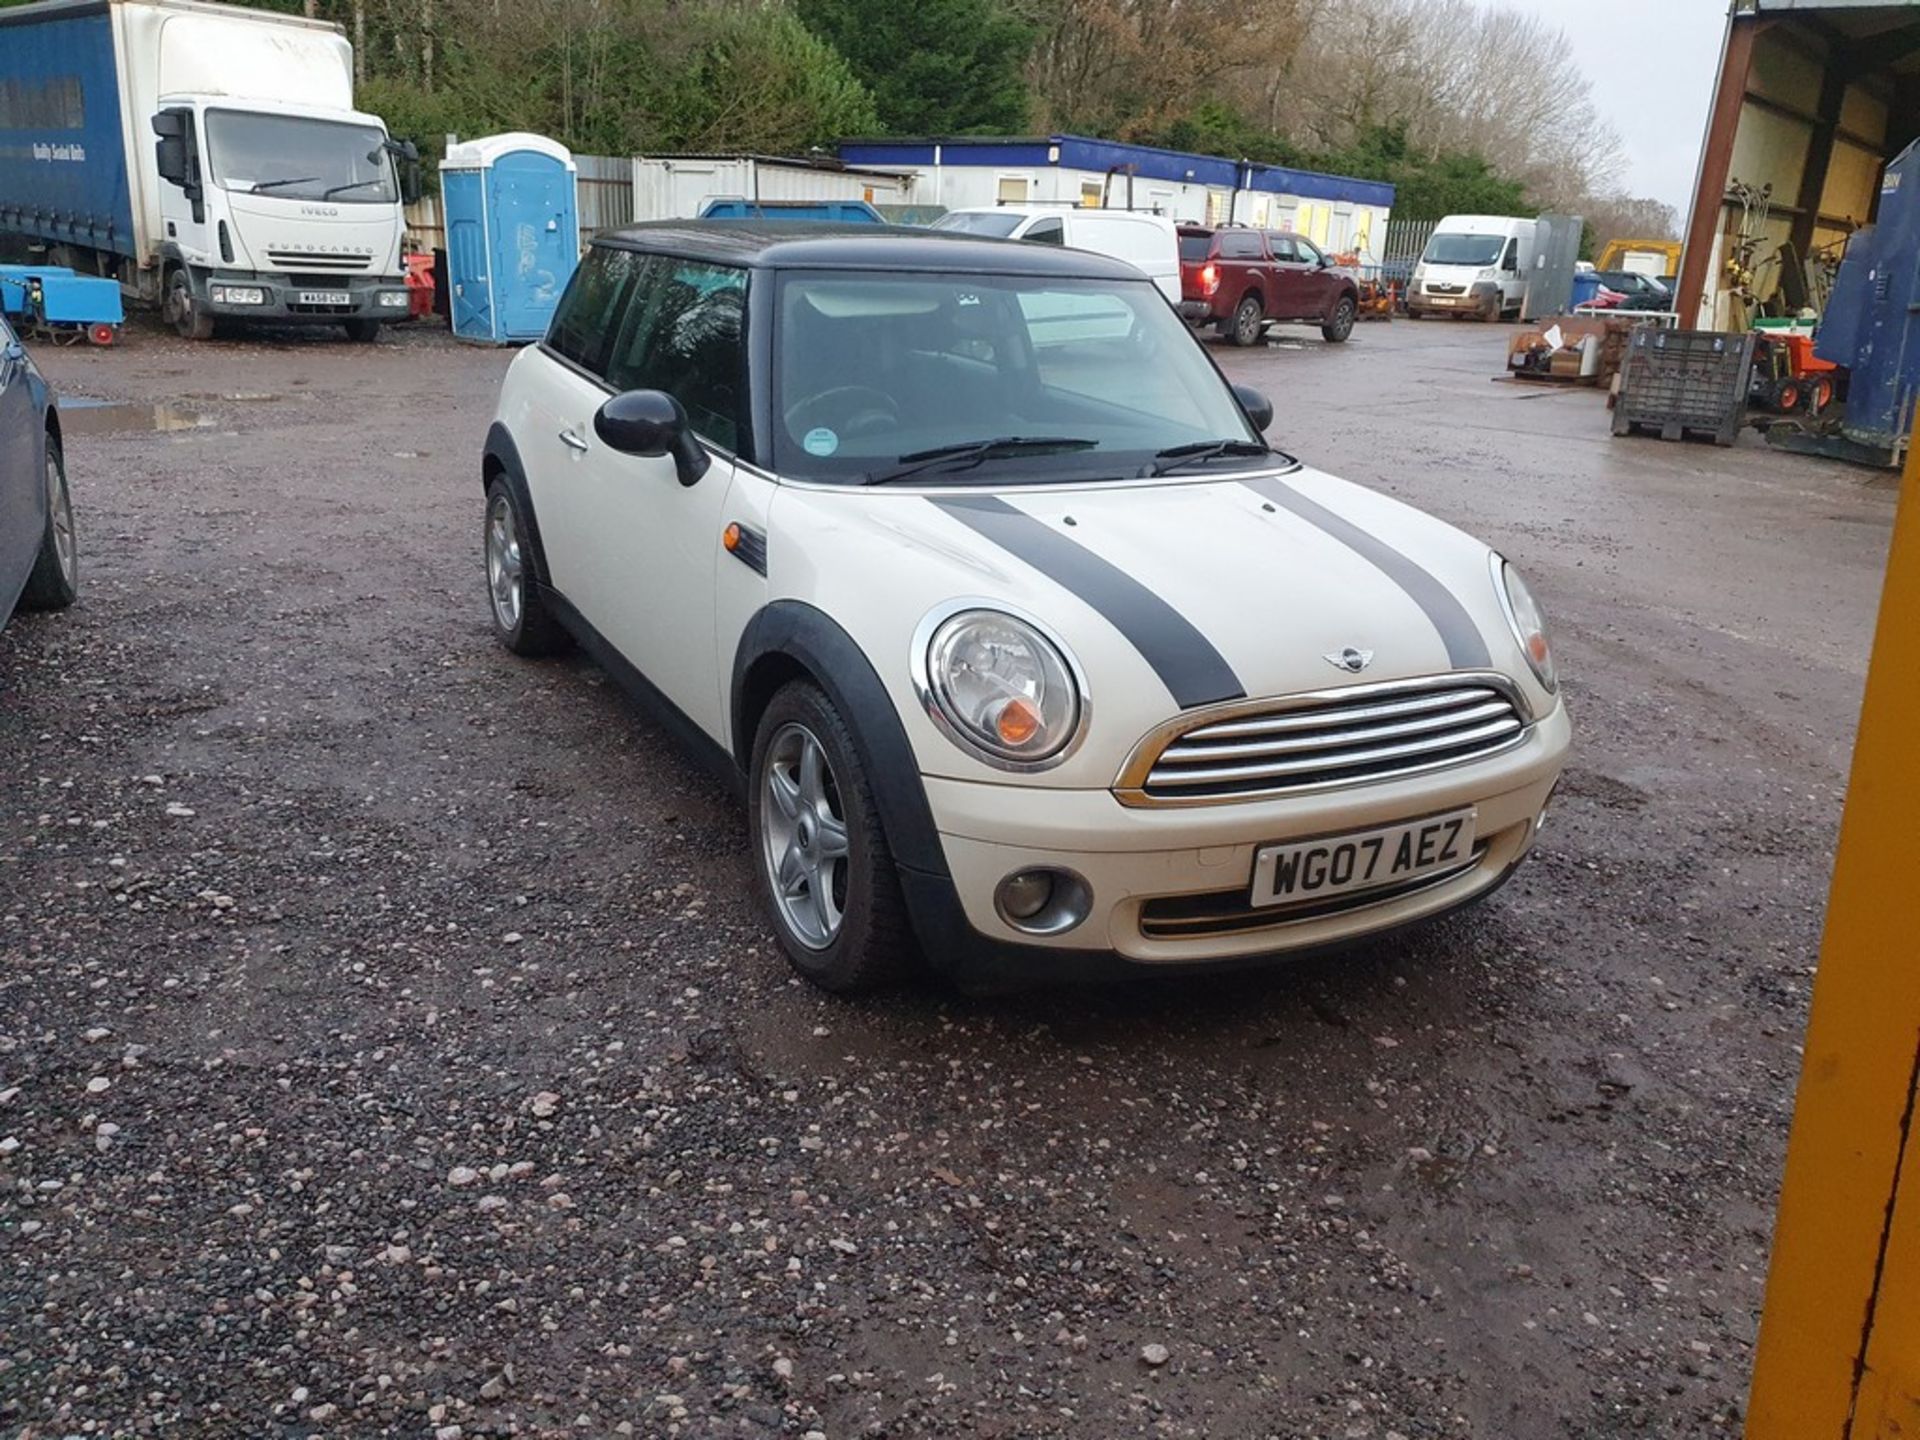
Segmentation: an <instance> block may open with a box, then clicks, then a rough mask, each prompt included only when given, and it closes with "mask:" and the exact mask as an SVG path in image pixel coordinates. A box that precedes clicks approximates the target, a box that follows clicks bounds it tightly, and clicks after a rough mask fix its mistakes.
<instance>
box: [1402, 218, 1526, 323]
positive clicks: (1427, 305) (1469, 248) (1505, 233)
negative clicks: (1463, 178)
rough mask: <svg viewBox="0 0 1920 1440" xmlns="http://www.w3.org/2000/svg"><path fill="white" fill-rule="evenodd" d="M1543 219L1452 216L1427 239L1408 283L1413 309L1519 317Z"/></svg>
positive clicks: (1487, 317)
mask: <svg viewBox="0 0 1920 1440" xmlns="http://www.w3.org/2000/svg"><path fill="white" fill-rule="evenodd" d="M1538 229H1539V223H1538V222H1537V221H1533V220H1527V219H1522V218H1521V217H1520V216H1517V215H1449V216H1447V218H1446V219H1444V220H1442V221H1441V222H1440V223H1439V225H1438V226H1436V227H1435V228H1434V232H1433V234H1432V235H1430V236H1428V237H1427V245H1426V249H1424V250H1423V251H1421V252H1420V261H1419V263H1418V264H1417V265H1415V266H1414V267H1413V280H1412V283H1411V284H1409V285H1408V286H1407V313H1408V314H1409V315H1411V316H1413V317H1414V318H1415V319H1419V318H1421V317H1422V316H1426V315H1477V316H1479V317H1480V318H1481V319H1482V320H1498V319H1500V318H1501V317H1502V316H1504V315H1518V314H1519V313H1520V307H1521V304H1522V302H1523V301H1525V299H1526V298H1527V272H1528V271H1529V270H1530V269H1531V268H1532V266H1533V248H1534V240H1535V236H1536V232H1537V231H1538Z"/></svg>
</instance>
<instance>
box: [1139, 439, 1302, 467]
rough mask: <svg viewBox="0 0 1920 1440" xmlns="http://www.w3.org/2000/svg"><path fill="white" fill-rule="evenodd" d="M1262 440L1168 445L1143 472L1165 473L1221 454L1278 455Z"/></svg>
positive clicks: (1217, 457)
mask: <svg viewBox="0 0 1920 1440" xmlns="http://www.w3.org/2000/svg"><path fill="white" fill-rule="evenodd" d="M1280 453H1281V452H1280V451H1278V450H1276V449H1274V448H1273V447H1272V446H1271V445H1269V444H1267V443H1266V442H1265V441H1264V440H1195V441H1193V442H1192V443H1191V444H1187V445H1169V446H1168V447H1167V448H1166V449H1164V450H1161V451H1158V452H1156V453H1155V455H1154V457H1153V464H1152V465H1150V466H1148V467H1147V469H1146V470H1145V471H1144V472H1143V473H1145V474H1147V475H1165V474H1167V473H1169V472H1170V471H1174V470H1178V469H1180V468H1181V467H1182V466H1185V465H1198V464H1201V463H1202V462H1204V461H1207V460H1217V459H1219V458H1220V457H1221V456H1222V455H1279V454H1280Z"/></svg>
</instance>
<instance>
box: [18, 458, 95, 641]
mask: <svg viewBox="0 0 1920 1440" xmlns="http://www.w3.org/2000/svg"><path fill="white" fill-rule="evenodd" d="M43 483H44V484H45V486H46V498H47V528H46V533H45V534H43V535H42V536H41V537H40V550H39V553H38V554H37V555H35V556H34V560H33V570H32V572H31V573H29V574H28V576H27V585H26V588H25V589H24V590H22V591H21V592H20V603H21V605H22V606H23V607H25V608H26V609H28V610H64V609H66V608H67V606H69V605H71V604H73V599H74V596H75V595H77V594H79V593H80V564H79V552H78V550H77V549H76V547H75V545H74V537H73V497H72V495H71V494H70V493H69V492H68V490H67V464H66V459H65V457H64V456H63V455H62V454H61V452H60V442H59V441H58V440H57V439H55V438H54V437H53V435H52V434H49V435H48V436H47V465H46V474H45V478H44V482H43Z"/></svg>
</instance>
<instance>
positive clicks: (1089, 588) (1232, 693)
mask: <svg viewBox="0 0 1920 1440" xmlns="http://www.w3.org/2000/svg"><path fill="white" fill-rule="evenodd" d="M933 503H934V504H935V505H938V506H939V507H940V508H941V509H942V510H944V511H945V512H946V513H947V514H949V515H951V516H952V517H953V518H954V519H956V520H958V521H959V522H960V523H961V524H963V525H967V526H969V527H971V528H972V529H974V530H975V531H977V532H979V533H980V534H981V535H983V536H985V537H986V538H987V539H989V540H991V541H992V542H993V543H994V544H996V545H998V546H999V547H1000V548H1001V549H1003V550H1006V551H1008V552H1010V553H1011V554H1013V555H1016V556H1018V557H1019V558H1020V559H1022V560H1024V561H1026V563H1027V564H1029V565H1031V566H1033V568H1034V569H1036V570H1038V571H1039V572H1040V573H1041V574H1043V575H1045V576H1046V577H1047V578H1048V579H1049V580H1052V581H1054V582H1055V583H1056V584H1059V585H1062V586H1064V587H1065V588H1067V589H1068V590H1071V591H1072V592H1073V593H1074V594H1075V595H1078V596H1079V597H1080V598H1081V599H1082V600H1084V601H1086V602H1087V604H1089V605H1091V606H1092V607H1093V608H1094V609H1095V610H1098V611H1099V612H1100V614H1101V615H1103V616H1104V617H1105V618H1106V619H1107V621H1108V622H1109V623H1111V624H1112V626H1113V627H1114V629H1116V630H1118V631H1119V632H1120V633H1121V634H1122V635H1124V636H1126V637H1127V640H1128V642H1129V643H1131V644H1132V646H1133V648H1134V649H1136V650H1138V651H1139V652H1140V654H1141V657H1142V658H1143V659H1145V660H1146V662H1147V664H1149V665H1151V666H1152V667H1153V670H1154V673H1155V674H1157V675H1158V676H1159V677H1160V679H1161V681H1162V683H1164V684H1165V685H1166V687H1167V689H1168V691H1169V692H1170V693H1171V694H1172V695H1173V698H1174V701H1175V702H1176V703H1177V704H1178V705H1179V706H1180V708H1181V709H1182V710H1187V709H1191V708H1192V707H1193V706H1195V705H1212V704H1215V703H1217V702H1219V701H1221V700H1239V699H1242V698H1244V697H1245V695H1246V693H1247V692H1246V690H1245V689H1244V688H1243V687H1242V686H1241V684H1240V677H1239V676H1237V675H1235V674H1234V673H1233V667H1232V666H1230V665H1228V664H1227V662H1226V661H1225V660H1224V659H1223V658H1221V655H1220V652H1219V651H1218V650H1216V649H1214V648H1213V646H1212V644H1211V643H1210V642H1209V641H1208V640H1207V637H1206V636H1204V635H1202V634H1201V633H1200V632H1199V631H1198V630H1196V629H1195V628H1194V627H1193V625H1192V623H1191V622H1189V621H1188V620H1187V618H1186V617H1185V616H1184V615H1182V614H1181V613H1180V612H1179V611H1178V610H1175V609H1174V608H1173V607H1172V606H1171V605H1169V604H1167V602H1166V601H1165V600H1162V599H1161V598H1160V597H1159V596H1158V595H1156V594H1154V593H1153V592H1152V591H1151V590H1149V589H1147V587H1146V586H1144V585H1142V584H1141V583H1140V582H1139V581H1138V580H1135V579H1134V578H1133V577H1132V576H1131V575H1129V574H1127V573H1126V572H1125V571H1124V570H1121V569H1120V568H1118V567H1117V566H1115V565H1112V564H1110V563H1109V562H1107V561H1105V560H1103V559H1101V558H1100V557H1099V556H1098V555H1096V554H1094V553H1093V552H1092V551H1091V550H1089V549H1087V548H1086V547H1085V546H1084V545H1081V544H1078V543H1076V542H1075V541H1073V540H1071V539H1069V538H1068V537H1067V536H1065V535H1062V534H1061V533H1060V532H1059V531H1058V530H1056V529H1054V528H1053V527H1052V526H1051V525H1048V524H1047V523H1046V522H1045V521H1042V520H1036V519H1034V517H1033V516H1031V515H1029V514H1027V513H1026V512H1025V511H1023V510H1016V509H1014V508H1013V506H1011V505H1009V504H1007V502H1006V501H1004V500H1001V499H999V498H998V497H997V496H993V495H956V496H953V497H951V498H946V497H943V498H940V499H936V500H934V501H933Z"/></svg>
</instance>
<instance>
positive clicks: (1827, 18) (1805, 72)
mask: <svg viewBox="0 0 1920 1440" xmlns="http://www.w3.org/2000/svg"><path fill="white" fill-rule="evenodd" d="M1916 136H1920V3H1916V0H1907V3H1900V4H1889V3H1886V0H1880V3H1873V4H1867V3H1861V0H1734V3H1733V6H1732V9H1731V12H1730V13H1729V15H1728V17H1727V32H1726V43H1725V45H1724V47H1723V49H1722V52H1721V59H1720V75H1719V80H1718V82H1717V84H1716V87H1715V92H1714V100H1713V110H1712V113H1711V116H1710V118H1709V120H1708V127H1707V135H1706V141H1705V144H1704V146H1703V147H1702V150H1701V156H1700V168H1699V174H1698V179H1697V181H1696V184H1695V188H1694V198H1693V206H1692V211H1691V213H1690V215H1689V218H1688V222H1687V235H1686V251H1685V254H1684V257H1683V259H1682V261H1681V268H1680V294H1681V302H1682V305H1683V307H1688V309H1683V313H1693V315H1694V318H1695V320H1696V322H1697V324H1698V325H1699V326H1700V327H1701V328H1703V329H1728V328H1737V327H1738V326H1739V325H1740V324H1741V323H1742V321H1743V320H1744V318H1745V316H1744V314H1743V311H1744V310H1745V309H1746V305H1745V301H1744V299H1743V298H1742V287H1741V285H1740V283H1739V278H1738V276H1737V274H1736V273H1735V271H1738V270H1744V271H1746V272H1748V273H1750V274H1751V275H1752V276H1753V279H1752V280H1751V281H1750V282H1748V285H1747V287H1746V288H1747V289H1748V290H1749V291H1750V292H1751V293H1752V294H1753V295H1754V296H1755V297H1756V298H1757V299H1759V300H1762V301H1764V300H1767V299H1769V298H1779V299H1783V300H1784V301H1786V302H1788V303H1790V304H1794V305H1795V306H1796V308H1797V304H1798V299H1797V296H1798V291H1799V289H1800V284H1801V280H1800V276H1801V274H1802V273H1803V266H1804V262H1805V261H1806V260H1807V258H1808V257H1809V256H1819V255H1822V254H1823V253H1824V254H1828V255H1833V256H1837V255H1838V253H1839V251H1840V249H1841V247H1842V246H1843V245H1844V243H1845V240H1846V237H1847V236H1848V235H1850V234H1852V232H1853V231H1854V230H1855V229H1857V228H1858V227H1859V226H1861V225H1863V224H1868V223H1871V222H1872V221H1873V219H1874V217H1875V211H1876V206H1877V204H1878V200H1879V193H1880V175H1881V171H1882V170H1883V169H1884V167H1885V165H1886V162H1887V161H1888V160H1889V159H1891V158H1892V157H1893V156H1895V155H1897V154H1899V153H1900V151H1901V150H1902V149H1904V148H1905V147H1906V146H1907V144H1908V143H1910V142H1911V141H1912V140H1913V139H1914V138H1915V137H1916ZM1766 186H1770V187H1771V193H1770V194H1769V195H1768V197H1767V199H1766V200H1765V202H1764V204H1760V203H1756V200H1755V196H1754V192H1756V191H1758V190H1759V189H1760V188H1761V187H1766ZM1743 241H1744V243H1743ZM1783 245H1784V246H1786V247H1788V249H1787V250H1785V251H1784V252H1783V251H1782V248H1781V247H1782V246H1783ZM1743 255H1750V256H1751V263H1750V264H1744V263H1742V262H1743ZM1730 265H1731V266H1732V268H1731V269H1730ZM1783 278H1784V282H1785V289H1784V290H1783V289H1782V288H1781V287H1782V283H1783ZM1807 299H1809V300H1810V301H1811V302H1812V303H1813V304H1815V305H1816V306H1818V304H1819V303H1820V296H1819V294H1818V291H1817V287H1816V289H1815V291H1814V292H1813V293H1811V294H1809V295H1808V296H1807ZM1693 307H1697V309H1694V308H1693Z"/></svg>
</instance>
